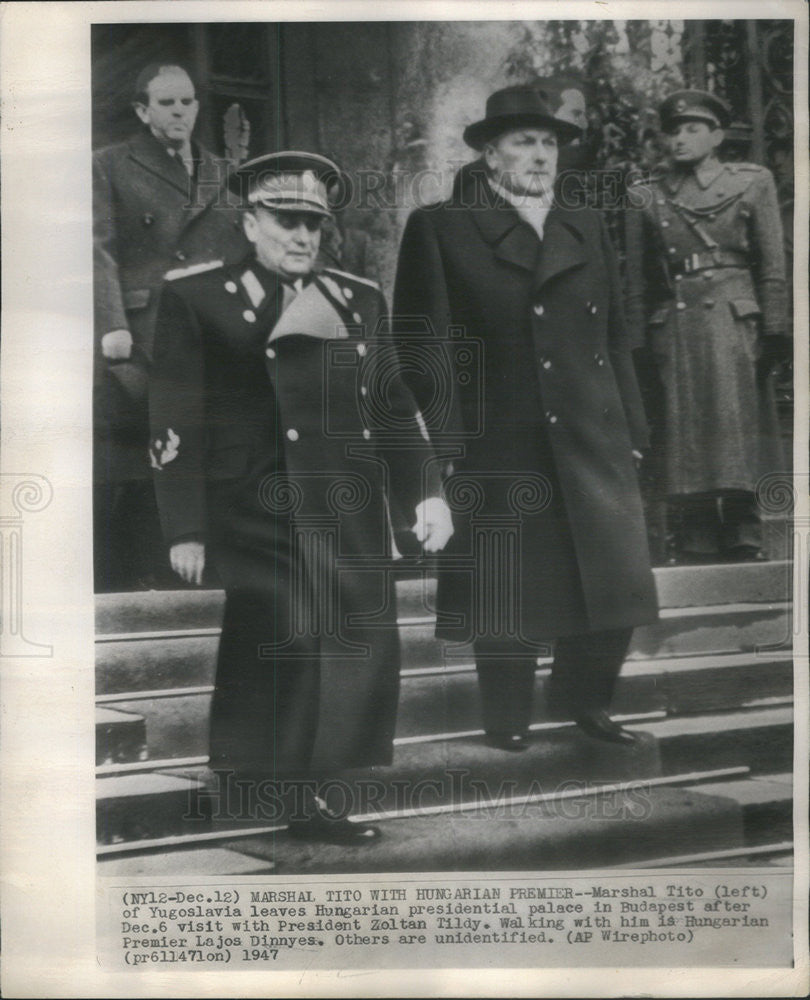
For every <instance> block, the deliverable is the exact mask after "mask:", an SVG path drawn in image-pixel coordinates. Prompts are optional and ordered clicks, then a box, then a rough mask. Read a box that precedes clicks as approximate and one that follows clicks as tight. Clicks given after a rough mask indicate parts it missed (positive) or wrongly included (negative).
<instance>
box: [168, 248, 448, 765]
mask: <svg viewBox="0 0 810 1000" xmlns="http://www.w3.org/2000/svg"><path fill="white" fill-rule="evenodd" d="M190 270H193V269H190ZM282 294H283V289H282V286H281V285H280V284H279V282H278V281H277V279H276V278H275V277H273V276H271V275H270V274H269V273H268V272H267V271H264V270H263V269H262V268H261V267H259V266H258V265H257V264H256V263H255V262H253V261H252V260H248V261H246V262H244V263H242V264H240V265H238V266H237V267H232V268H224V267H213V268H209V269H207V270H204V271H201V272H200V273H196V274H193V273H192V274H189V275H188V276H186V277H180V278H177V279H176V280H172V281H169V282H167V283H166V286H165V289H164V291H163V294H162V297H161V302H160V309H159V313H158V321H157V328H156V344H155V367H154V373H153V378H152V383H151V390H150V411H151V423H152V436H153V440H152V448H151V454H152V465H153V468H154V478H155V488H156V494H157V499H158V508H159V510H160V514H161V518H162V522H163V529H164V534H165V537H166V540H167V542H168V543H169V544H172V543H174V542H177V541H182V540H184V539H198V540H201V541H203V542H204V543H205V545H206V554H207V558H208V559H209V560H210V562H211V563H213V565H214V568H215V569H216V571H217V573H218V575H219V578H220V580H221V582H222V584H223V585H224V588H225V591H226V607H225V618H224V623H223V631H222V638H221V641H220V650H219V660H218V668H217V679H216V693H215V695H214V702H213V708H212V746H211V753H212V760H213V761H214V762H215V763H217V764H218V765H222V766H230V767H233V768H235V769H237V770H240V771H247V772H251V773H261V774H264V775H269V776H272V775H279V776H285V775H291V774H294V773H300V772H302V771H303V772H309V773H312V772H313V771H321V772H324V771H333V770H334V769H336V768H342V767H350V766H359V765H365V764H385V763H388V762H390V758H391V751H392V739H393V733H394V724H395V717H396V705H397V694H398V685H399V663H400V660H399V642H398V633H397V628H396V618H395V605H394V588H393V574H392V570H393V569H394V564H393V561H392V559H391V546H390V527H389V511H388V503H389V502H390V503H391V504H397V505H398V510H399V512H400V518H401V520H402V522H404V523H407V524H408V525H412V524H413V523H414V520H415V506H416V504H417V503H418V502H419V501H420V500H422V499H423V498H424V497H426V496H429V495H434V496H435V495H437V494H438V491H439V477H438V470H437V468H436V463H435V461H434V460H433V451H432V449H431V447H430V445H429V444H428V443H427V441H426V440H425V438H424V437H423V435H422V433H421V431H420V428H419V424H418V422H417V420H416V405H415V403H414V401H413V397H412V396H411V394H410V392H409V391H408V389H407V388H406V387H405V385H404V384H403V382H402V381H401V379H400V377H399V373H398V369H397V366H396V363H395V362H396V350H395V348H394V347H393V346H392V345H391V344H390V343H388V344H386V341H385V337H384V332H385V328H386V327H385V324H386V323H387V313H386V309H385V303H384V301H383V298H382V295H381V293H380V291H379V289H378V287H377V286H376V285H374V284H373V283H372V282H369V281H365V280H363V279H360V278H357V277H355V276H352V275H347V274H345V273H342V272H338V271H330V270H327V271H324V272H323V273H322V274H321V275H320V276H318V277H316V278H315V279H314V281H313V283H312V284H311V285H310V286H308V288H307V289H306V291H305V292H302V293H301V295H300V296H299V299H298V300H296V301H293V303H292V304H291V305H289V306H288V307H287V308H286V310H285V311H284V312H282V311H281V304H282ZM279 317H280V318H279ZM381 321H382V326H381ZM375 332H376V333H377V334H378V335H377V336H375ZM282 333H283V335H282ZM392 360H393V362H394V363H393V364H391V361H392ZM303 672H306V674H307V676H309V677H311V678H312V681H311V690H310V691H309V693H306V692H305V695H304V696H303V697H302V694H301V690H302V689H301V684H300V676H302V674H303ZM293 689H295V691H296V692H297V693H296V694H294V695H293V694H290V691H292V690H293ZM313 740H314V741H315V742H314V743H313Z"/></svg>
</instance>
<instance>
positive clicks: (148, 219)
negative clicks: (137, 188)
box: [143, 212, 155, 226]
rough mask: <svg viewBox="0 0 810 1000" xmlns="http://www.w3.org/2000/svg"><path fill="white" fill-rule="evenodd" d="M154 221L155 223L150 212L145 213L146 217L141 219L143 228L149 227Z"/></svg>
mask: <svg viewBox="0 0 810 1000" xmlns="http://www.w3.org/2000/svg"><path fill="white" fill-rule="evenodd" d="M154 221H155V217H154V215H152V213H151V212H147V213H146V215H144V217H143V224H144V225H145V226H151V225H152V223H153V222H154Z"/></svg>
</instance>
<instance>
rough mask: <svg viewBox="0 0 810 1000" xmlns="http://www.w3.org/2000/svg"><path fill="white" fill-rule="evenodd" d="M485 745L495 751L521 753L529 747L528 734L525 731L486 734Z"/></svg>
mask: <svg viewBox="0 0 810 1000" xmlns="http://www.w3.org/2000/svg"><path fill="white" fill-rule="evenodd" d="M486 744H487V746H489V747H493V748H494V749H495V750H508V751H509V752H510V753H521V752H522V751H523V750H525V749H526V748H527V747H528V745H529V734H528V733H527V732H526V731H525V730H522V731H521V732H519V733H487V735H486Z"/></svg>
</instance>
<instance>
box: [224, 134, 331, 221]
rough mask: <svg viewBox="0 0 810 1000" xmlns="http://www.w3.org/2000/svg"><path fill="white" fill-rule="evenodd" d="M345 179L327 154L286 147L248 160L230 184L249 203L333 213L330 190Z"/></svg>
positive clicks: (316, 213) (273, 207) (237, 171)
mask: <svg viewBox="0 0 810 1000" xmlns="http://www.w3.org/2000/svg"><path fill="white" fill-rule="evenodd" d="M344 180H345V178H344V175H343V173H342V171H341V170H340V167H338V165H337V164H336V163H333V162H332V160H330V159H327V157H325V156H320V155H319V154H317V153H305V152H303V151H300V150H285V151H282V152H278V153H267V154H266V155H265V156H257V157H255V158H254V159H252V160H247V161H246V162H245V163H243V164H242V165H241V166H240V167H238V168H237V169H236V170H234V171H233V172H232V173H231V175H230V177H229V180H228V186H229V187H230V189H231V191H233V192H234V194H236V195H238V196H239V198H240V199H241V200H242V201H243V203H245V204H246V205H262V206H264V207H265V208H272V209H275V210H276V211H284V210H286V211H290V212H312V213H313V214H315V215H322V216H331V214H332V210H331V208H330V193H333V192H334V191H335V189H336V188H339V187H340V186H341V184H342V183H343V182H344Z"/></svg>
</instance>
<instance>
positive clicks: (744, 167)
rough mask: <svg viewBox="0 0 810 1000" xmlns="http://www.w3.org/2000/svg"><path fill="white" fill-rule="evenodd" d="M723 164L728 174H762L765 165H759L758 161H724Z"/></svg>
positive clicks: (764, 170) (765, 170)
mask: <svg viewBox="0 0 810 1000" xmlns="http://www.w3.org/2000/svg"><path fill="white" fill-rule="evenodd" d="M723 166H724V167H725V168H726V170H727V171H728V173H730V174H742V173H746V174H764V173H766V172H767V168H766V167H761V166H760V165H759V164H758V163H724V164H723Z"/></svg>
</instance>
